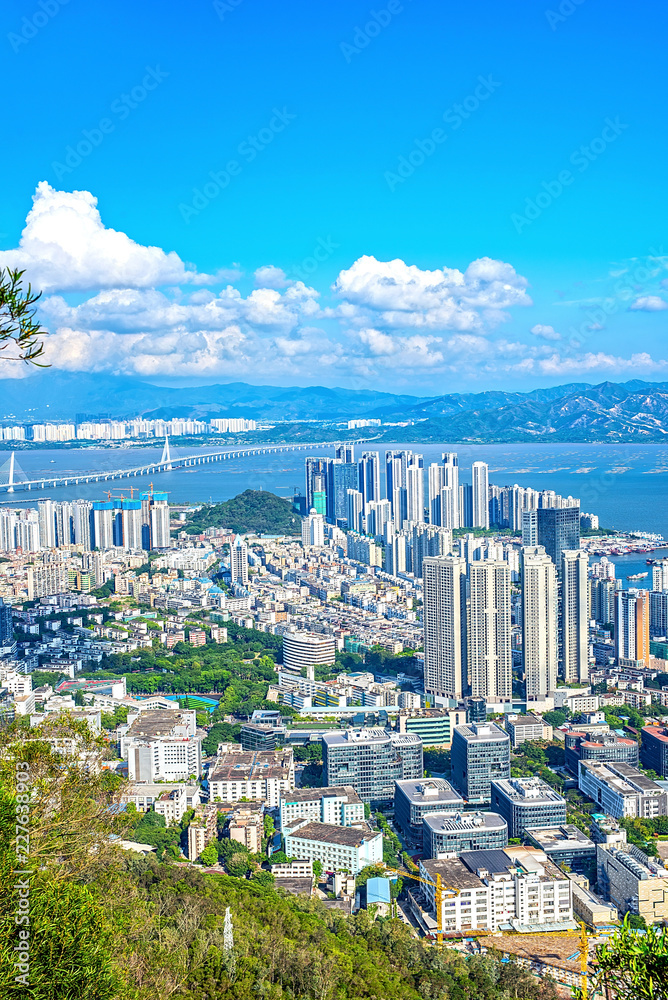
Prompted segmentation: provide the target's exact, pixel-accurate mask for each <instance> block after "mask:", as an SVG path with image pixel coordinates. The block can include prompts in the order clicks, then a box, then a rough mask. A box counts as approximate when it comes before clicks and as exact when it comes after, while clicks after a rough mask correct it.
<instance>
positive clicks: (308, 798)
mask: <svg viewBox="0 0 668 1000" xmlns="http://www.w3.org/2000/svg"><path fill="white" fill-rule="evenodd" d="M334 797H336V798H341V799H347V801H348V802H349V803H360V804H361V803H362V800H361V798H360V797H359V795H358V794H357V792H356V791H355V789H354V788H353V787H352V785H329V786H327V788H294V789H293V790H292V791H290V792H283V795H282V796H281V801H283V802H315V801H316V800H319V799H321V798H334Z"/></svg>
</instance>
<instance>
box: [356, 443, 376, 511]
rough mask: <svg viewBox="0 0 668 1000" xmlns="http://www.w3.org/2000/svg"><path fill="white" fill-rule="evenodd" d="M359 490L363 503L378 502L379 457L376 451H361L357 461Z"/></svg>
mask: <svg viewBox="0 0 668 1000" xmlns="http://www.w3.org/2000/svg"><path fill="white" fill-rule="evenodd" d="M359 488H360V492H361V494H362V497H363V498H364V503H365V504H367V503H370V502H371V501H372V500H376V501H377V500H380V456H379V454H378V452H377V451H363V452H362V457H361V459H360V461H359Z"/></svg>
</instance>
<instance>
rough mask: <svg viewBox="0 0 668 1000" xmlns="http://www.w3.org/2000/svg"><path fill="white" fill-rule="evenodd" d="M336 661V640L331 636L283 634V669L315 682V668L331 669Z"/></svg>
mask: <svg viewBox="0 0 668 1000" xmlns="http://www.w3.org/2000/svg"><path fill="white" fill-rule="evenodd" d="M335 660H336V640H335V639H334V637H333V636H331V635H316V634H315V633H313V632H292V631H290V632H284V633H283V668H284V670H293V671H295V673H297V674H301V673H302V670H305V671H306V677H308V678H309V680H315V668H316V667H330V666H331V667H333V666H334V663H335Z"/></svg>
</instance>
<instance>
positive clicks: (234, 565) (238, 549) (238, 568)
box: [230, 535, 248, 587]
mask: <svg viewBox="0 0 668 1000" xmlns="http://www.w3.org/2000/svg"><path fill="white" fill-rule="evenodd" d="M230 578H231V580H232V583H238V584H239V586H241V587H246V586H248V546H247V545H246V543H245V542H244V540H243V539H242V537H241V535H237V537H236V540H235V542H234V545H232V547H231V549H230Z"/></svg>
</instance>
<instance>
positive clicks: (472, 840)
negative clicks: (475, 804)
mask: <svg viewBox="0 0 668 1000" xmlns="http://www.w3.org/2000/svg"><path fill="white" fill-rule="evenodd" d="M507 844H508V825H507V823H506V821H505V819H503V817H502V816H499V815H498V814H497V813H494V812H470V813H455V814H454V815H453V814H449V813H429V814H428V815H426V816H425V817H424V818H423V820H422V856H423V857H424V858H442V857H456V856H457V855H459V854H462V853H463V852H464V851H490V850H496V849H497V848H503V847H506V845H507Z"/></svg>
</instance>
